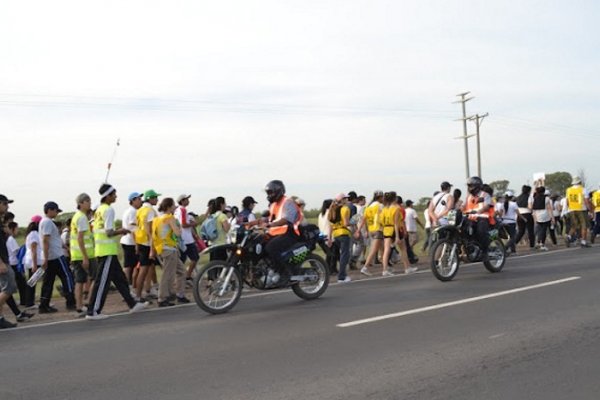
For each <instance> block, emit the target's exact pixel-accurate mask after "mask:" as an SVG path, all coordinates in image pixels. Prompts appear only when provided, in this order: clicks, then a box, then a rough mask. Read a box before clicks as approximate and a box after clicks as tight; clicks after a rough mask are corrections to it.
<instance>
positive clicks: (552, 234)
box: [548, 223, 558, 246]
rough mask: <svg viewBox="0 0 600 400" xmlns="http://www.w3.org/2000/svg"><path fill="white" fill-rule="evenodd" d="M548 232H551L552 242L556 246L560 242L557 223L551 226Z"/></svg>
mask: <svg viewBox="0 0 600 400" xmlns="http://www.w3.org/2000/svg"><path fill="white" fill-rule="evenodd" d="M548 231H549V232H550V240H552V244H553V245H555V246H556V245H557V244H558V241H557V240H556V223H555V224H554V225H552V224H550V227H549V228H548Z"/></svg>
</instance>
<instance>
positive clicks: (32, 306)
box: [25, 304, 38, 310]
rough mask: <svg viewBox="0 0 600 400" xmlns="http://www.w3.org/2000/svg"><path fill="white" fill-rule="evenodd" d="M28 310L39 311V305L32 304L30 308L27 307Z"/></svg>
mask: <svg viewBox="0 0 600 400" xmlns="http://www.w3.org/2000/svg"><path fill="white" fill-rule="evenodd" d="M25 309H26V310H37V309H38V305H37V304H32V305H30V306H25Z"/></svg>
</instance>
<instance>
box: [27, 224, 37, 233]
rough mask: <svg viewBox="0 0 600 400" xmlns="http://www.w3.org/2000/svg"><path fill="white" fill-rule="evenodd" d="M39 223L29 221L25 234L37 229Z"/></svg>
mask: <svg viewBox="0 0 600 400" xmlns="http://www.w3.org/2000/svg"><path fill="white" fill-rule="evenodd" d="M38 227H39V224H38V223H37V222H30V223H29V225H27V231H26V234H27V235H29V232H33V231H36V232H37V230H38Z"/></svg>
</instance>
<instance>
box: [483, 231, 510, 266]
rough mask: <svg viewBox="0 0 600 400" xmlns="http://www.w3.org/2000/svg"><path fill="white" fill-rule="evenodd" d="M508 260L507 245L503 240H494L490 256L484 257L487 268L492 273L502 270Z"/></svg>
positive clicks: (490, 248) (489, 251)
mask: <svg viewBox="0 0 600 400" xmlns="http://www.w3.org/2000/svg"><path fill="white" fill-rule="evenodd" d="M505 262H506V247H504V243H502V241H501V240H498V239H496V240H492V241H491V242H490V247H489V249H488V256H487V258H484V260H483V265H484V266H485V269H487V270H488V271H490V272H492V273H496V272H500V271H502V268H504V263H505Z"/></svg>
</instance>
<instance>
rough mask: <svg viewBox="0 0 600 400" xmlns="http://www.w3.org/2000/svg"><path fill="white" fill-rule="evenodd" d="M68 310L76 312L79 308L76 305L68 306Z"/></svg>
mask: <svg viewBox="0 0 600 400" xmlns="http://www.w3.org/2000/svg"><path fill="white" fill-rule="evenodd" d="M67 310H69V311H75V310H77V306H76V305H75V304H67Z"/></svg>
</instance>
